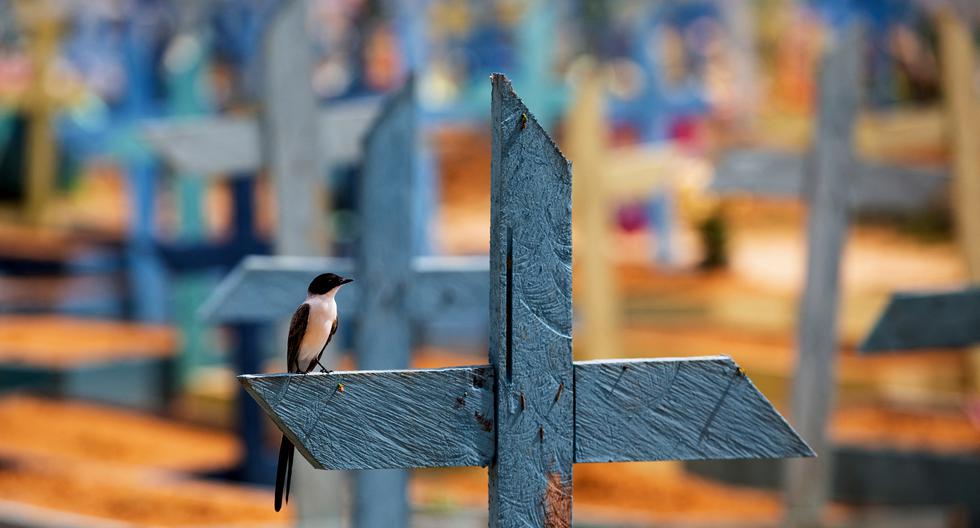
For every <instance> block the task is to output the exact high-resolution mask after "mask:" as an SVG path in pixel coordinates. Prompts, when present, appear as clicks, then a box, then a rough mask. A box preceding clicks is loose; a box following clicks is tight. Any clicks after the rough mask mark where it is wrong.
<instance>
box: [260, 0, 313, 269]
mask: <svg viewBox="0 0 980 528" xmlns="http://www.w3.org/2000/svg"><path fill="white" fill-rule="evenodd" d="M306 8H307V5H306V3H305V2H302V1H299V0H288V1H286V2H283V3H282V5H280V6H279V7H278V12H277V13H276V15H275V17H274V18H273V19H272V22H271V24H270V25H269V27H268V28H267V29H266V33H265V37H264V42H263V50H262V51H263V55H262V69H263V71H262V88H263V90H262V114H261V118H260V123H261V126H262V137H263V141H262V148H263V149H264V150H263V152H264V156H265V160H264V162H265V163H264V165H265V166H266V167H267V168H268V170H269V172H270V173H271V174H272V175H273V178H272V182H273V184H274V185H275V190H276V193H275V194H276V205H277V207H276V211H277V214H278V222H277V224H276V225H277V229H276V238H275V245H276V247H275V249H276V253H278V254H280V255H322V254H323V253H324V252H325V251H326V248H327V246H328V244H327V232H326V231H327V230H326V222H324V221H323V219H324V211H325V206H326V200H325V199H326V196H325V194H326V192H327V186H326V180H325V179H326V175H324V174H323V171H324V163H323V156H322V155H321V153H320V149H319V145H320V140H319V122H318V120H317V102H316V97H315V96H314V94H313V85H312V81H311V79H312V73H313V49H312V45H311V43H310V41H309V38H307V35H306V26H305V23H306Z"/></svg>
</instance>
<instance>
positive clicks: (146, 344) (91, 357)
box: [0, 316, 177, 368]
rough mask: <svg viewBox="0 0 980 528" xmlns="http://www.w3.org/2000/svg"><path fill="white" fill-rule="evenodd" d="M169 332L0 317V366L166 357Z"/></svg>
mask: <svg viewBox="0 0 980 528" xmlns="http://www.w3.org/2000/svg"><path fill="white" fill-rule="evenodd" d="M176 347H177V332H176V331H175V330H174V329H172V328H169V327H163V326H151V325H143V324H134V323H121V322H115V321H100V320H94V319H80V318H71V317H62V316H3V317H0V362H8V363H9V362H21V363H28V364H31V365H40V366H46V367H56V368H57V367H71V366H77V365H80V364H85V363H92V362H99V361H108V360H113V359H122V358H134V357H145V358H151V357H152V358H162V357H171V356H172V355H173V354H174V352H175V349H176Z"/></svg>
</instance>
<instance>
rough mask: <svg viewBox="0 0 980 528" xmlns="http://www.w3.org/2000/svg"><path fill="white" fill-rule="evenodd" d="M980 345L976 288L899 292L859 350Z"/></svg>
mask: <svg viewBox="0 0 980 528" xmlns="http://www.w3.org/2000/svg"><path fill="white" fill-rule="evenodd" d="M978 342H980V288H976V287H973V288H966V289H963V290H958V291H946V292H900V293H895V294H893V295H892V297H891V299H890V300H889V301H888V305H887V306H886V307H885V310H884V311H883V312H882V314H881V316H880V317H879V318H878V320H877V321H876V322H875V324H874V327H872V329H871V332H870V333H869V334H868V336H867V337H866V338H865V340H864V342H863V343H861V351H862V352H867V353H872V352H883V351H894V350H912V349H917V348H952V347H966V346H969V345H973V344H976V343H978Z"/></svg>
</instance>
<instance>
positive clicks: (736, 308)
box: [0, 131, 980, 526]
mask: <svg viewBox="0 0 980 528" xmlns="http://www.w3.org/2000/svg"><path fill="white" fill-rule="evenodd" d="M487 144H489V141H487V140H486V139H485V138H483V137H478V135H474V134H471V133H469V132H466V131H455V132H452V133H444V134H443V135H442V137H440V138H439V141H437V142H436V145H437V147H438V148H439V149H441V150H440V152H439V156H440V159H441V160H442V165H443V166H442V172H443V174H445V176H444V180H443V185H442V200H443V204H442V207H441V210H440V212H439V213H438V214H437V216H436V222H437V224H438V226H439V228H438V230H436V232H435V233H434V234H435V236H436V240H437V241H438V244H439V245H440V246H441V247H442V248H443V249H444V251H445V252H447V253H458V254H483V253H485V252H486V250H487V246H488V225H487V218H488V209H489V199H488V197H489V174H485V172H486V171H487V167H489V163H488V160H489V149H487V148H485V146H486V145H487ZM467 145H469V146H467ZM97 181H98V180H97ZM111 182H112V177H111V175H109V176H107V177H106V179H105V181H104V183H103V185H102V187H101V188H100V189H98V190H97V191H93V192H97V193H101V194H102V195H103V196H104V195H105V194H106V193H112V192H116V191H114V190H113V189H114V187H113V185H112V183H111ZM212 195H213V196H211V198H209V199H210V200H211V202H210V203H211V204H212V207H211V213H212V215H211V216H213V217H214V218H215V219H218V218H227V216H228V215H227V214H225V213H222V212H221V211H223V209H222V208H225V207H227V196H226V195H224V193H223V191H221V190H215V191H214V192H213V193H212ZM260 196H261V193H260ZM259 210H260V217H264V218H266V219H267V218H269V216H271V215H268V213H265V214H263V213H262V210H263V209H262V207H260V208H259ZM725 212H726V216H727V218H728V219H729V220H730V224H729V226H730V232H729V239H728V245H729V250H730V253H729V256H730V263H729V267H728V268H727V269H726V270H722V271H710V272H709V271H701V270H697V269H696V266H695V265H694V264H695V263H696V261H697V260H698V258H699V253H698V252H699V249H698V244H697V237H696V235H695V233H694V231H693V230H692V229H690V228H689V227H685V228H682V230H681V233H679V236H678V237H677V244H678V253H679V255H680V261H679V263H678V265H677V267H676V268H673V269H657V268H654V267H653V266H651V265H650V264H649V263H648V262H647V261H646V260H644V258H645V256H647V255H649V254H650V253H651V252H650V251H649V250H648V248H649V246H650V244H651V243H652V241H651V237H650V235H649V234H648V233H646V232H645V231H642V230H640V231H636V232H632V233H623V232H620V233H617V234H615V235H613V237H614V240H613V246H614V248H615V250H616V253H618V254H620V255H623V256H624V257H623V258H621V259H619V260H618V261H617V263H616V266H615V269H616V275H617V277H618V280H619V285H620V286H619V287H620V289H621V291H622V296H623V299H624V306H623V307H622V313H623V320H624V321H625V328H624V329H623V336H622V342H623V347H624V350H622V351H621V353H620V354H619V355H620V356H623V357H631V356H639V355H641V354H642V355H644V356H658V355H659V356H704V355H714V354H724V355H730V356H732V358H733V359H734V360H735V361H736V362H738V363H739V364H740V365H741V366H742V367H743V368H745V370H746V372H747V373H748V374H749V376H750V377H751V378H752V379H753V381H754V382H755V383H756V384H757V385H758V386H759V388H760V390H761V391H762V392H763V393H764V394H766V396H767V397H768V398H769V399H770V400H771V401H773V403H774V404H775V405H776V406H777V408H779V409H780V411H784V412H785V411H786V410H787V409H788V401H789V399H788V392H787V391H788V387H789V377H790V375H791V373H792V366H793V361H794V353H793V349H794V337H793V336H794V329H795V318H796V313H797V296H798V294H799V290H800V287H801V284H802V282H803V280H802V279H803V263H804V252H805V244H804V238H803V237H804V232H803V225H804V221H805V215H804V213H805V212H804V211H803V210H802V208H801V207H800V206H799V205H795V204H792V203H790V202H784V201H765V200H750V199H737V200H731V201H729V202H727V205H726V211H725ZM97 213H98V211H97V210H96V211H94V213H92V214H96V215H97ZM83 216H84V215H83ZM107 222H108V224H109V225H111V224H112V219H108V220H107ZM260 222H261V221H260ZM896 226H897V224H896V223H894V222H892V223H885V222H864V221H861V222H858V223H857V224H856V225H855V226H854V227H853V228H852V229H851V231H850V236H849V238H848V244H847V250H846V253H845V258H844V266H843V295H842V306H841V309H842V318H841V321H842V324H841V334H842V356H841V361H840V365H839V372H838V376H837V379H838V384H839V389H840V390H839V397H838V402H837V410H836V412H835V414H834V418H833V425H832V436H833V438H834V439H835V441H837V442H838V443H851V444H859V445H866V446H875V447H882V446H887V447H889V448H894V449H896V450H910V451H911V450H929V451H934V452H940V453H952V454H967V455H973V456H976V457H980V416H977V414H980V413H977V412H975V413H974V415H973V416H972V417H971V415H970V413H969V412H968V406H966V405H964V404H963V395H964V392H965V387H966V384H967V380H966V379H965V376H966V372H967V368H966V362H967V358H966V356H965V354H963V353H961V352H956V351H946V352H940V353H935V352H932V353H930V352H921V353H913V354H904V355H900V356H891V357H887V356H882V357H870V358H869V357H859V356H858V355H857V354H856V352H855V349H856V347H857V344H858V343H859V342H860V340H861V338H862V336H863V335H864V334H865V333H866V331H867V329H868V328H869V326H870V324H871V323H872V321H873V320H874V318H875V316H876V314H877V313H878V312H879V311H880V309H881V307H882V306H883V305H884V303H885V301H886V299H887V297H888V295H889V293H890V292H891V291H893V290H895V289H911V288H935V287H944V286H953V285H956V284H958V283H960V282H962V281H963V280H964V279H965V276H966V274H965V270H964V269H963V267H962V265H961V263H960V259H959V255H958V253H957V250H956V248H955V246H954V244H953V242H952V241H951V240H948V239H946V238H943V237H941V236H940V237H934V236H928V234H923V233H922V232H913V230H910V229H900V228H898V227H896ZM226 227H227V226H224V227H223V226H222V225H221V223H220V221H215V222H212V227H211V228H212V230H215V231H217V232H220V231H221V230H222V229H224V228H226ZM919 231H921V230H919ZM11 236H12V237H14V236H15V235H11ZM52 236H54V235H52ZM26 238H27V239H33V240H34V241H35V242H37V244H38V245H39V246H41V250H43V249H44V248H45V247H47V246H44V244H43V242H44V241H45V239H43V238H40V239H38V238H36V237H30V236H28V237H26ZM8 247H9V246H8ZM50 247H52V248H58V247H61V244H59V243H53V244H50ZM576 247H578V248H580V249H579V250H581V248H583V247H587V241H582V242H581V243H578V245H577V246H576ZM39 251H40V250H39ZM641 256H642V257H641ZM67 280H69V279H62V278H55V279H16V280H15V279H4V287H3V288H2V290H3V296H4V300H5V302H11V301H12V300H15V301H23V302H26V301H27V300H29V299H30V298H31V297H32V294H35V293H38V292H41V294H42V295H50V296H57V295H59V292H63V291H64V289H63V288H59V287H57V286H53V285H52V284H56V283H57V282H58V281H67ZM580 280H581V278H580V277H576V281H580ZM71 281H78V282H77V284H76V288H77V289H75V290H74V294H76V295H82V296H84V295H88V294H89V293H92V292H96V291H97V290H99V288H100V286H99V284H98V283H97V282H96V283H93V281H97V279H94V278H83V279H71ZM578 284H579V283H578V282H577V283H576V286H578ZM35 301H36V299H35ZM47 323H48V324H51V325H53V326H52V329H51V330H49V331H48V332H49V333H50V334H51V336H50V337H51V340H52V341H53V342H54V344H55V345H56V346H54V347H52V348H51V349H50V350H57V353H55V352H52V353H50V354H49V357H48V358H47V361H48V362H49V363H51V364H53V365H64V364H70V363H72V362H75V361H79V356H80V355H83V354H84V352H78V351H76V352H72V350H73V347H72V346H71V345H73V344H75V343H77V342H78V339H80V338H79V337H78V335H77V334H72V332H71V329H72V328H73V327H72V326H71V325H72V324H74V323H73V322H72V321H71V320H68V319H54V320H48V321H47ZM17 339H18V337H17V336H16V335H0V356H3V355H4V354H14V353H15V352H16V350H17V346H16V344H17ZM83 339H91V340H98V339H99V338H98V336H92V337H88V338H83ZM154 339H161V338H160V337H159V336H157V337H155V338H154V337H151V336H149V335H148V336H143V337H139V338H138V340H139V341H145V342H144V343H143V345H144V346H146V347H149V348H153V347H152V346H151V345H148V344H147V342H152V341H153V340H154ZM59 340H60V341H59ZM79 348H81V349H84V348H85V347H79ZM157 348H159V343H158V347H157ZM583 352H586V351H581V350H576V354H577V355H580V354H582V353H583ZM103 353H104V351H103ZM485 354H486V351H485V350H483V349H477V348H474V349H472V350H469V351H467V352H466V353H463V354H460V353H459V352H458V351H448V350H444V349H439V348H436V347H426V348H423V349H420V350H417V351H416V357H415V358H414V360H413V366H414V367H435V366H450V365H470V364H479V363H483V362H484V361H485ZM268 369H269V370H270V371H275V370H281V365H279V364H278V362H277V363H274V364H270V365H268ZM237 390H238V388H237V383H235V382H234V381H233V379H232V378H231V376H230V373H229V372H222V371H220V370H213V369H212V370H209V371H206V372H205V373H204V374H202V375H201V376H198V377H197V378H196V382H195V383H192V384H191V386H190V389H189V390H188V392H187V393H186V394H183V395H179V397H178V398H177V399H176V401H175V402H174V404H173V406H172V408H170V409H166V410H164V411H162V412H160V411H147V410H123V409H118V408H116V407H110V406H106V405H101V404H94V403H76V402H67V403H66V402H62V401H57V400H54V399H51V398H38V397H26V396H16V395H14V396H4V397H2V398H0V420H2V421H3V423H4V424H5V425H4V427H3V428H0V520H3V521H10V522H13V520H18V521H17V522H20V523H21V524H20V525H24V526H44V525H45V524H44V523H47V525H77V526H106V525H107V524H106V519H111V520H113V521H115V522H117V523H120V525H122V523H132V524H136V525H153V526H190V525H195V526H200V525H209V524H211V525H215V524H228V523H235V524H237V525H255V526H258V525H261V526H285V525H289V522H290V512H289V510H287V512H286V513H285V514H284V515H275V514H274V512H272V508H271V503H272V500H271V489H265V488H255V487H247V486H241V485H237V484H230V483H227V482H226V481H222V480H218V479H214V478H212V477H213V476H215V475H219V474H221V473H222V472H223V471H227V470H228V469H230V468H231V467H232V466H233V465H234V464H235V461H236V458H237V456H238V446H237V444H236V442H235V439H234V437H233V435H232V434H231V433H229V432H227V431H229V430H231V429H230V428H231V427H232V423H231V422H232V418H231V416H232V415H233V411H232V409H233V407H232V405H231V400H232V398H233V396H234V395H235V394H236V391H237ZM790 420H792V418H790ZM274 436H275V434H273V431H271V430H270V431H269V439H270V445H271V443H273V442H274V440H275V439H274V438H273V437H274ZM161 438H165V439H166V441H160V439H161ZM414 474H415V475H416V478H414V479H413V483H412V488H411V496H412V501H413V506H414V507H415V508H416V509H418V510H420V511H424V512H426V513H427V514H431V515H433V516H434V517H438V516H439V515H443V514H448V513H453V512H458V511H460V510H462V511H474V512H482V510H483V509H485V506H486V485H487V483H486V474H485V472H484V471H482V470H479V469H475V468H466V469H441V470H421V471H416V472H415V473H414ZM574 485H575V508H576V510H575V516H576V520H577V521H578V522H580V523H583V524H589V523H595V524H600V525H601V524H602V522H605V523H610V522H618V523H623V524H624V525H629V524H631V523H635V524H636V525H647V524H649V523H651V522H654V521H661V522H665V523H668V524H670V525H672V526H673V525H677V526H776V525H777V524H778V519H779V518H780V503H779V496H778V495H777V494H776V493H773V492H770V491H763V490H757V489H750V488H744V487H735V486H731V485H727V484H722V483H718V482H714V481H711V480H708V479H706V478H704V477H698V476H695V475H692V474H690V473H688V472H686V471H685V469H684V467H683V466H681V465H679V464H663V463H640V464H635V463H634V464H580V465H577V466H576V468H575V484H574ZM834 508H835V512H836V513H837V514H838V515H837V517H838V518H839V519H841V521H842V522H844V521H845V520H846V519H849V518H852V516H853V515H854V514H855V510H853V509H852V508H849V507H844V506H839V505H836V506H835V507H834ZM55 510H59V511H60V512H62V513H59V514H58V515H67V517H64V518H59V517H57V516H56V514H55V513H54V511H55ZM66 512H67V513H66ZM58 519H63V521H59V520H58ZM475 525H479V522H477V523H475Z"/></svg>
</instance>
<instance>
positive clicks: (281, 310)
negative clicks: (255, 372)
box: [198, 255, 490, 323]
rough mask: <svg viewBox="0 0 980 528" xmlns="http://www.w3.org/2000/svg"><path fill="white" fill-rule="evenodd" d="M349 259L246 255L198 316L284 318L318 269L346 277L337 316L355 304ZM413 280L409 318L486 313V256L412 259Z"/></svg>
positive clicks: (243, 319)
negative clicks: (348, 283)
mask: <svg viewBox="0 0 980 528" xmlns="http://www.w3.org/2000/svg"><path fill="white" fill-rule="evenodd" d="M354 268H355V266H354V262H353V261H352V260H350V259H345V258H332V257H288V256H259V255H254V256H250V257H246V258H245V259H244V260H243V261H242V262H241V263H240V264H239V265H238V266H236V267H235V269H234V270H233V271H232V272H231V273H229V274H228V276H227V277H225V278H224V280H222V281H221V283H220V284H219V285H218V287H217V288H215V290H214V292H213V293H212V294H211V296H210V297H208V299H207V300H206V301H205V302H204V304H203V305H202V306H201V308H200V310H199V311H198V316H199V317H201V318H202V319H204V320H207V321H211V322H215V323H219V322H263V321H273V320H276V319H280V318H284V317H288V316H289V314H290V313H292V311H293V310H295V309H296V306H297V305H299V303H301V302H303V297H304V293H305V292H306V287H307V285H309V282H310V280H311V279H312V278H313V277H315V276H317V275H318V274H320V273H325V272H328V271H330V272H334V273H339V274H341V275H344V276H352V277H354V278H355V282H354V283H352V284H350V285H349V286H345V287H344V290H343V292H341V294H340V295H342V296H343V298H342V303H343V307H342V309H341V310H342V316H343V315H347V316H354V315H355V314H356V313H357V311H358V309H359V306H360V294H359V290H360V288H359V286H358V282H357V281H356V279H357V277H358V273H357V271H356V270H355V269H354ZM412 268H413V270H414V275H413V280H412V281H411V283H410V284H409V285H408V287H409V288H411V290H410V292H409V295H408V297H409V300H408V304H407V306H406V309H407V310H408V311H409V313H410V315H411V317H412V318H413V319H422V320H425V319H428V318H431V317H435V316H437V315H439V314H443V313H466V314H469V315H472V314H474V313H486V311H487V298H488V297H489V291H490V282H489V278H488V274H487V271H488V269H489V263H488V261H487V258H486V257H445V256H425V257H415V258H413V259H412Z"/></svg>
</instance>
